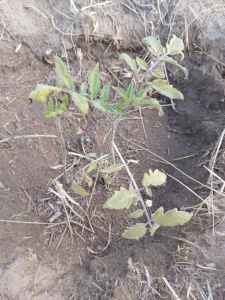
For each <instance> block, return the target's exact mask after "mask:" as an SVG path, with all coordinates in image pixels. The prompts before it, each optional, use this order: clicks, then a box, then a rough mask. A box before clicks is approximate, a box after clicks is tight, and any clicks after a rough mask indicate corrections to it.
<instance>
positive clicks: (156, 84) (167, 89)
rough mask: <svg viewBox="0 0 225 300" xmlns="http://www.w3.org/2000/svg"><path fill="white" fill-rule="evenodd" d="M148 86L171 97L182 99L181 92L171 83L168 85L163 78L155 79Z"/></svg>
mask: <svg viewBox="0 0 225 300" xmlns="http://www.w3.org/2000/svg"><path fill="white" fill-rule="evenodd" d="M150 86H151V87H152V88H153V89H155V90H156V91H157V92H158V93H160V94H161V95H163V96H166V97H168V98H171V99H181V100H183V99H184V96H183V94H182V93H181V92H179V91H178V90H177V89H175V88H174V87H173V86H172V85H168V84H167V82H166V81H165V80H161V79H157V80H153V81H152V82H151V83H150Z"/></svg>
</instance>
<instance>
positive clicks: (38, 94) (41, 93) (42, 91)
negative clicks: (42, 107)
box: [29, 84, 62, 103]
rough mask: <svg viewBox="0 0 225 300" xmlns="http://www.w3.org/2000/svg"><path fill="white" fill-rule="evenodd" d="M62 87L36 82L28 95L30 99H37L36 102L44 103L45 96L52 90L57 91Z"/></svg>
mask: <svg viewBox="0 0 225 300" xmlns="http://www.w3.org/2000/svg"><path fill="white" fill-rule="evenodd" d="M61 90H62V89H61V88H59V87H55V86H51V85H44V84H38V85H37V86H36V89H35V91H32V92H31V93H30V95H29V98H30V99H33V100H37V101H38V102H41V103H45V101H46V97H47V96H48V95H49V94H50V93H51V92H52V91H55V92H57V93H59V92H60V91H61Z"/></svg>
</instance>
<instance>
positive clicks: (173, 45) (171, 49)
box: [166, 35, 184, 55]
mask: <svg viewBox="0 0 225 300" xmlns="http://www.w3.org/2000/svg"><path fill="white" fill-rule="evenodd" d="M166 48H167V53H168V54H169V55H175V54H179V53H182V51H184V43H183V41H182V40H181V39H179V38H178V37H176V36H175V35H173V37H172V39H171V41H170V42H169V44H167V45H166ZM182 54H183V53H182Z"/></svg>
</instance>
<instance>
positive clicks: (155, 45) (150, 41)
mask: <svg viewBox="0 0 225 300" xmlns="http://www.w3.org/2000/svg"><path fill="white" fill-rule="evenodd" d="M143 42H144V43H145V44H147V45H148V46H150V47H151V48H152V49H153V50H154V52H155V54H156V56H157V57H159V56H160V55H161V54H162V51H163V48H162V45H161V43H160V41H159V40H157V39H156V38H155V37H154V36H147V37H146V38H144V39H143Z"/></svg>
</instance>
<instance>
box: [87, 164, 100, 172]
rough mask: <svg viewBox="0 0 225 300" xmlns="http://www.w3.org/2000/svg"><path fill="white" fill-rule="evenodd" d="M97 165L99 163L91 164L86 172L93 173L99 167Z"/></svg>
mask: <svg viewBox="0 0 225 300" xmlns="http://www.w3.org/2000/svg"><path fill="white" fill-rule="evenodd" d="M97 166H98V165H97V163H93V164H91V165H90V166H89V167H88V169H87V171H86V173H91V172H92V171H94V170H95V169H96V168H97Z"/></svg>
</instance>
